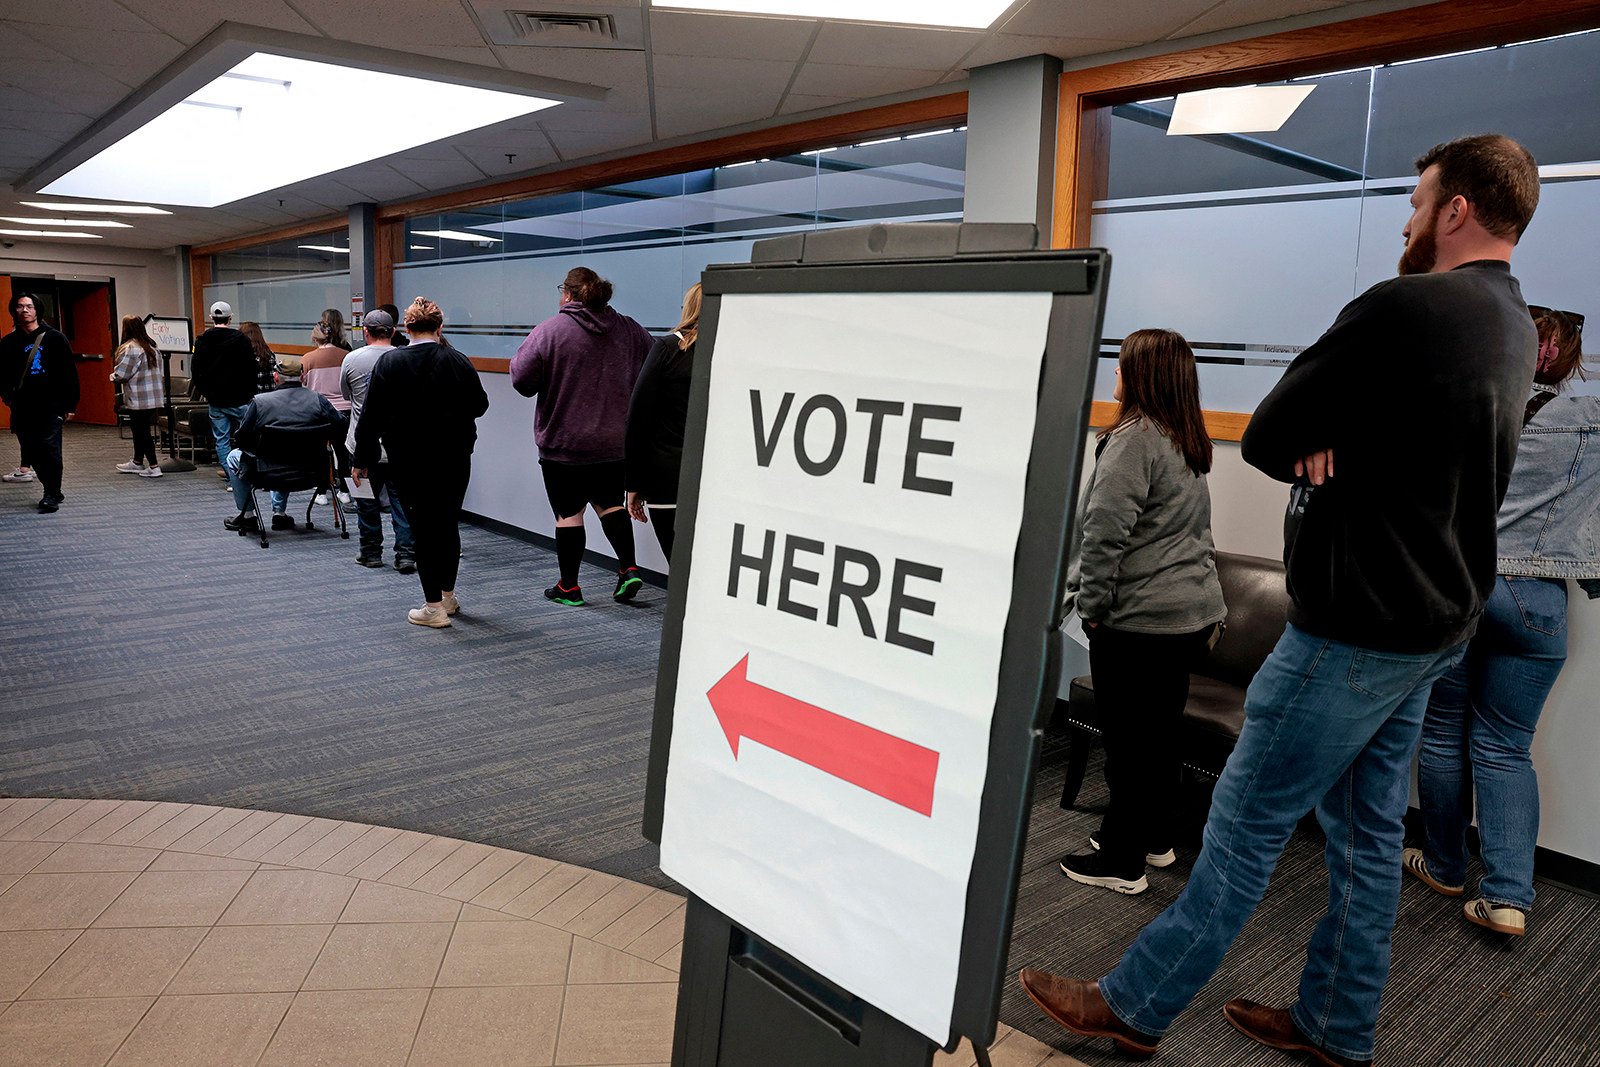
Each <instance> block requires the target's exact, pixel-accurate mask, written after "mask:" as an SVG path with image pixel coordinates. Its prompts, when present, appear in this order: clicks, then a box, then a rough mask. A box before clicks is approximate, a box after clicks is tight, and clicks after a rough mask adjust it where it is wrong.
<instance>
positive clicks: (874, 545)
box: [661, 293, 1052, 1043]
mask: <svg viewBox="0 0 1600 1067" xmlns="http://www.w3.org/2000/svg"><path fill="white" fill-rule="evenodd" d="M1050 309H1051V296H1050V294H1049V293H850V294H811V293H784V294H735V295H727V296H724V297H723V298H722V301H721V308H720V314H719V318H718V320H717V326H716V337H715V348H714V355H713V359H712V364H711V381H710V392H709V406H708V409H707V421H706V429H705V449H704V462H703V466H702V469H701V474H700V491H699V504H698V509H697V512H696V519H695V526H694V542H693V548H692V562H691V567H690V574H689V580H688V587H687V591H686V596H685V600H684V615H683V622H682V644H681V652H680V656H679V661H678V676H677V688H676V692H675V702H674V716H673V726H672V741H671V758H670V761H669V763H668V770H667V780H666V793H665V804H664V811H663V825H662V837H661V866H662V868H663V870H665V871H666V872H667V873H668V874H669V875H671V876H672V877H673V878H675V879H677V880H678V881H679V882H681V883H682V884H683V885H685V886H687V887H688V888H689V889H690V890H692V891H693V892H695V893H696V894H698V895H699V896H701V897H702V898H704V899H705V900H706V901H707V902H708V903H709V904H711V905H712V906H713V907H715V908H716V909H718V910H719V911H721V912H723V913H724V914H726V915H728V916H729V917H730V918H731V919H733V920H734V921H735V922H736V923H738V924H740V925H741V926H743V927H745V928H746V929H749V930H751V931H753V932H754V933H756V934H758V935H759V936H761V937H762V938H764V939H766V940H767V941H769V942H771V943H772V944H774V945H776V946H778V947H779V948H781V949H783V950H784V951H785V952H788V953H789V954H791V955H792V956H794V957H796V958H797V959H799V960H800V961H801V962H802V963H804V964H805V965H807V966H808V967H811V968H812V969H813V970H815V971H817V972H818V973H820V974H822V975H824V976H825V977H827V978H829V979H831V980H832V981H834V982H836V983H838V984H840V985H841V986H843V987H844V988H846V989H848V990H850V991H851V992H853V993H855V994H856V995H858V996H860V997H862V998H863V999H864V1000H866V1001H867V1002H869V1003H871V1004H873V1005H875V1006H876V1007H878V1008H879V1009H881V1010H883V1011H885V1012H888V1013H889V1014H891V1015H893V1016H895V1017H896V1018H899V1019H900V1020H902V1021H903V1022H905V1023H907V1024H908V1025H910V1026H912V1027H914V1028H915V1029H917V1030H918V1031H920V1032H922V1033H924V1034H926V1035H927V1036H929V1037H931V1038H933V1039H934V1040H935V1041H937V1042H939V1043H944V1042H945V1041H946V1040H947V1039H948V1037H949V1035H950V1023H951V1005H952V1000H953V996H954V991H955V986H956V976H957V969H958V963H959V961H960V949H961V934H962V926H963V921H964V911H965V904H966V894H967V881H968V875H969V872H970V869H971V865H972V858H973V848H974V842H975V840H976V835H977V829H978V814H979V801H980V798H981V797H982V795H983V788H984V778H985V773H986V769H987V766H986V761H987V758H988V753H989V735H990V725H991V719H992V717H993V714H994V709H995V699H996V689H997V678H998V675H999V670H1000V656H1001V646H1002V641H1003V635H1004V631H1005V626H1006V618H1007V612H1008V608H1009V605H1010V601H1011V592H1012V583H1013V582H1018V581H1021V582H1026V581H1030V580H1037V581H1050V580H1052V576H1050V575H1040V576H1030V575H1027V574H1014V573H1013V568H1014V565H1015V554H1016V549H1017V535H1018V531H1019V529H1020V525H1021V519H1022V511H1023V496H1024V480H1025V477H1026V474H1027V469H1028V460H1029V449H1030V446H1031V440H1032V436H1033V431H1034V422H1035V410H1036V404H1037V398H1038V389H1039V379H1040V370H1041V363H1042V360H1043V356H1044V348H1045V334H1046V326H1047V320H1048V319H1049V316H1050Z"/></svg>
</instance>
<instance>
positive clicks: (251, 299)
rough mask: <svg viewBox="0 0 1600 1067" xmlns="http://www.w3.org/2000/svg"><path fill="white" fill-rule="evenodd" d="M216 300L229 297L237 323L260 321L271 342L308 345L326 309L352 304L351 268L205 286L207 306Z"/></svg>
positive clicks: (268, 341)
mask: <svg viewBox="0 0 1600 1067" xmlns="http://www.w3.org/2000/svg"><path fill="white" fill-rule="evenodd" d="M217 300H226V301H227V302H228V303H229V304H231V305H232V306H233V324H234V325H235V326H237V325H239V323H241V322H258V323H260V324H261V333H262V335H263V336H265V337H266V339H267V343H268V344H269V345H273V344H290V345H309V344H310V343H311V328H312V327H313V326H315V325H316V324H317V320H318V319H319V318H321V317H322V312H323V311H324V310H326V309H327V308H338V309H339V310H341V311H344V310H345V309H346V308H348V307H349V306H350V272H349V271H347V270H346V271H337V272H333V273H329V274H308V275H300V276H298V277H290V278H273V279H268V280H265V281H247V282H222V283H219V284H213V285H208V286H206V287H205V303H206V307H207V308H209V307H210V306H211V304H212V303H213V302H215V301H217ZM203 313H204V309H202V314H203Z"/></svg>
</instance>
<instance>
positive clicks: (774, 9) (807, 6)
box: [650, 0, 1012, 30]
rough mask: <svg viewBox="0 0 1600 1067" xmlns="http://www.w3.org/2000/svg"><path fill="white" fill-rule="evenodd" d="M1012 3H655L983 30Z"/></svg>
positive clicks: (656, 0) (654, 2) (655, 3)
mask: <svg viewBox="0 0 1600 1067" xmlns="http://www.w3.org/2000/svg"><path fill="white" fill-rule="evenodd" d="M1011 2H1012V0H651V4H650V6H651V7H654V8H680V9H683V10H688V11H713V12H718V13H721V14H729V15H790V16H794V17H797V18H807V19H846V20H848V21H850V22H893V23H899V24H902V25H907V26H953V27H956V28H958V29H969V30H981V29H986V28H987V27H989V26H991V25H993V23H994V20H995V19H997V18H999V17H1000V16H1001V15H1002V14H1004V13H1005V11H1006V9H1007V8H1009V7H1010V6H1011Z"/></svg>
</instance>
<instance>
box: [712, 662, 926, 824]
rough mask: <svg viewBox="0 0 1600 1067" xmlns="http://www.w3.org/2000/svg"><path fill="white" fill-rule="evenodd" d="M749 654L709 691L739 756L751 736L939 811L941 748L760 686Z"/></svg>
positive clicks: (915, 807)
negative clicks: (752, 674)
mask: <svg viewBox="0 0 1600 1067" xmlns="http://www.w3.org/2000/svg"><path fill="white" fill-rule="evenodd" d="M749 664H750V657H749V655H748V654H747V655H746V656H745V657H744V658H743V659H741V660H740V661H739V662H738V663H736V664H734V667H733V669H732V670H731V671H729V672H728V673H727V674H725V675H723V676H722V680H721V681H719V682H718V683H717V684H716V685H714V686H712V687H711V689H710V690H709V691H708V692H707V693H706V696H707V697H708V698H710V700H711V710H712V711H714V712H716V715H717V721H718V722H719V723H721V724H722V732H723V733H724V734H726V735H727V736H728V746H729V747H730V748H732V749H733V758H734V759H738V758H739V739H740V738H741V737H748V738H749V739H750V740H752V741H754V742H756V743H757V744H759V745H764V746H766V747H767V748H770V749H772V750H773V751H774V752H782V753H783V754H784V755H786V756H790V757H792V758H794V759H797V760H799V761H800V762H801V763H805V764H809V765H810V766H812V767H815V768H817V769H818V770H819V771H822V772H823V773H825V774H831V775H833V776H834V777H835V778H842V779H843V780H845V781H846V782H849V783H850V784H851V785H857V786H860V787H861V788H862V789H865V790H867V791H868V792H870V793H876V794H878V796H880V797H883V798H884V799H886V800H892V801H894V802H895V803H896V804H899V805H901V806H902V807H907V808H910V809H911V810H912V811H915V812H917V813H919V814H921V815H932V814H933V781H934V778H935V777H936V776H937V774H938V772H939V753H937V752H935V751H933V750H932V749H931V748H923V747H922V746H921V745H915V744H912V743H911V742H910V741H907V740H906V739H905V738H902V737H896V736H894V735H893V734H886V733H884V732H883V731H882V730H874V729H873V728H872V727H870V726H866V725H863V724H862V723H859V722H856V721H855V720H853V719H847V718H845V717H844V716H843V715H835V714H834V713H833V712H831V711H825V710H823V709H822V708H819V707H816V706H814V705H811V704H807V703H806V702H805V701H803V700H796V699H795V698H794V697H791V696H789V695H787V694H785V693H780V692H778V691H777V690H775V689H768V688H767V687H766V686H762V685H757V684H756V683H754V682H752V681H750V680H749V678H748V677H747V669H748V667H749Z"/></svg>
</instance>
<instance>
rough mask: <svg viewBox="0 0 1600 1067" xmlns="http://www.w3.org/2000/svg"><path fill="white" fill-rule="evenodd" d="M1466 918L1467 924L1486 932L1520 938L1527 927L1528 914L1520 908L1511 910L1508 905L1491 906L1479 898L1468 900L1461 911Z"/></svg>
mask: <svg viewBox="0 0 1600 1067" xmlns="http://www.w3.org/2000/svg"><path fill="white" fill-rule="evenodd" d="M1461 910H1462V912H1463V914H1465V915H1466V917H1467V922H1469V923H1475V924H1477V925H1478V926H1481V927H1483V928H1484V929H1486V930H1493V931H1494V932H1495V933H1497V934H1511V935H1513V936H1515V937H1521V936H1522V935H1523V933H1524V932H1526V930H1527V927H1528V913H1527V912H1525V911H1523V910H1522V909H1521V908H1513V907H1512V906H1511V905H1510V904H1491V903H1490V902H1489V901H1487V900H1484V899H1483V898H1482V897H1479V898H1478V899H1477V900H1469V901H1467V903H1466V905H1465V906H1463V908H1462V909H1461Z"/></svg>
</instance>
